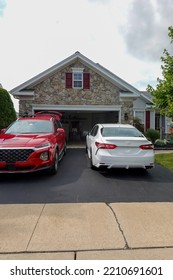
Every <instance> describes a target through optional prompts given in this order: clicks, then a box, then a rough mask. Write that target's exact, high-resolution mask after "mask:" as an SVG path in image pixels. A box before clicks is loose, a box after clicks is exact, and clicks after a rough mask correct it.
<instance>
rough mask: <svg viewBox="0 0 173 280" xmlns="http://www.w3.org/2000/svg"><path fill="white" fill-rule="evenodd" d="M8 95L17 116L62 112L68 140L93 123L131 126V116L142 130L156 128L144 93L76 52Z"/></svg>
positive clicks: (148, 97) (149, 102) (83, 133)
mask: <svg viewBox="0 0 173 280" xmlns="http://www.w3.org/2000/svg"><path fill="white" fill-rule="evenodd" d="M10 93H11V94H12V95H13V97H14V98H17V99H19V115H23V114H25V113H26V112H27V113H29V114H33V113H34V112H37V111H40V110H57V111H60V112H62V113H63V118H62V123H63V125H64V127H65V128H66V131H67V137H68V139H69V140H73V139H80V138H81V137H82V136H85V134H86V133H87V131H89V130H90V129H91V128H92V126H93V125H94V124H95V123H98V122H102V123H104V122H115V123H132V122H133V118H134V117H138V118H139V119H140V120H141V122H142V123H143V125H144V129H145V130H146V129H148V128H154V129H155V128H156V121H157V119H156V113H155V110H154V109H153V108H152V105H153V102H152V98H151V96H150V95H149V94H148V93H147V92H141V91H139V90H137V89H136V88H135V87H133V86H132V85H130V84H129V83H127V82H126V81H124V80H122V79H121V78H119V77H118V76H116V75H115V74H114V73H112V72H110V71H109V70H108V69H106V68H104V67H103V66H101V65H100V64H98V63H95V62H93V61H92V60H90V59H89V58H87V57H85V56H84V55H82V54H81V53H80V52H78V51H77V52H75V53H74V54H72V55H71V56H69V57H67V58H66V59H64V60H62V61H61V62H59V63H58V64H56V65H54V66H53V67H51V68H49V69H47V70H45V71H44V72H42V73H40V74H39V75H37V76H35V77H33V78H31V79H30V80H28V81H26V82H24V83H23V84H21V85H19V86H17V87H16V88H14V89H12V90H11V91H10ZM159 122H160V119H159ZM159 128H160V123H159Z"/></svg>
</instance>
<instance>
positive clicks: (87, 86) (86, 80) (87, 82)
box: [83, 73, 90, 89]
mask: <svg viewBox="0 0 173 280" xmlns="http://www.w3.org/2000/svg"><path fill="white" fill-rule="evenodd" d="M83 88H84V89H90V73H83Z"/></svg>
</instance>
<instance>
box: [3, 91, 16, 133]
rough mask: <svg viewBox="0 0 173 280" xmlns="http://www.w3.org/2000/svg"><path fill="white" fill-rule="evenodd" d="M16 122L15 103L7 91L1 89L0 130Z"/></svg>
mask: <svg viewBox="0 0 173 280" xmlns="http://www.w3.org/2000/svg"><path fill="white" fill-rule="evenodd" d="M15 120H16V112H15V109H14V105H13V102H12V100H11V97H10V95H9V93H8V91H7V90H5V89H3V88H0V129H2V128H5V127H7V126H8V125H9V124H10V123H12V122H13V121H15Z"/></svg>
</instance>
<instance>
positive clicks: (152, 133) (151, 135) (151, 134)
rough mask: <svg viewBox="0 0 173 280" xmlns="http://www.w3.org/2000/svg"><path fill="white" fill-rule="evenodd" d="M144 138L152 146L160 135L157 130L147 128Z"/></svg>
mask: <svg viewBox="0 0 173 280" xmlns="http://www.w3.org/2000/svg"><path fill="white" fill-rule="evenodd" d="M145 136H146V137H147V138H148V140H150V141H151V142H152V143H153V144H154V143H155V141H156V140H157V139H158V138H160V133H159V131H158V130H155V129H152V128H149V129H147V131H146V132H145Z"/></svg>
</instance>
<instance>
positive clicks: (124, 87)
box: [10, 51, 140, 96]
mask: <svg viewBox="0 0 173 280" xmlns="http://www.w3.org/2000/svg"><path fill="white" fill-rule="evenodd" d="M76 60H79V61H81V63H82V64H84V65H86V66H87V67H89V68H90V69H92V70H94V71H95V72H97V73H98V74H100V75H102V76H103V77H104V78H105V79H107V80H109V81H110V82H111V83H113V84H115V85H116V86H117V87H118V88H120V90H121V91H122V92H132V93H133V94H134V95H136V96H140V91H138V90H137V89H136V88H135V87H133V86H132V85H130V84H128V83H127V82H126V81H124V80H123V79H121V78H120V77H118V76H116V75H115V74H114V73H112V72H111V71H109V70H108V69H106V68H105V67H103V66H101V65H100V64H99V63H95V62H93V61H92V60H90V59H88V58H87V57H86V56H84V55H82V54H81V53H80V52H78V51H77V52H75V53H74V54H72V55H71V56H69V57H67V58H66V59H64V60H62V61H61V62H59V63H57V64H55V65H54V66H52V67H50V68H48V69H47V70H45V71H43V72H41V73H40V74H38V75H36V76H35V77H33V78H31V79H29V80H27V81H26V82H24V83H22V84H20V85H19V86H17V87H15V88H13V89H12V90H11V91H10V93H11V94H12V95H14V96H15V95H18V94H19V92H20V94H21V93H22V92H21V91H23V94H24V90H27V92H28V90H30V89H33V87H34V86H35V85H37V84H38V83H40V82H42V81H43V80H45V79H46V78H48V77H50V76H52V75H53V74H55V73H56V72H57V71H60V70H61V69H63V68H65V67H67V66H68V65H70V64H72V63H74V62H75V61H76Z"/></svg>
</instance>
